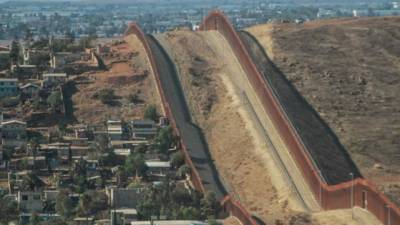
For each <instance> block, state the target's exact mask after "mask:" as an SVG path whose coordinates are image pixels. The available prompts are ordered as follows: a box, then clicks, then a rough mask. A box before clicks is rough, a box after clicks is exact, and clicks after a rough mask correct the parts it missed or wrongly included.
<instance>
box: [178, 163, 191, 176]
mask: <svg viewBox="0 0 400 225" xmlns="http://www.w3.org/2000/svg"><path fill="white" fill-rule="evenodd" d="M191 170H192V169H191V168H190V166H188V165H186V164H184V165H182V166H181V167H179V169H178V171H177V172H176V175H177V177H180V178H184V177H185V176H186V175H187V174H190V171H191Z"/></svg>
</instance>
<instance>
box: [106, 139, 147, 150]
mask: <svg viewBox="0 0 400 225" xmlns="http://www.w3.org/2000/svg"><path fill="white" fill-rule="evenodd" d="M141 144H144V145H147V146H148V145H149V141H148V140H111V141H110V145H111V147H112V148H114V149H115V148H135V147H136V146H138V145H141Z"/></svg>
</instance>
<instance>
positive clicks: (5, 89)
mask: <svg viewBox="0 0 400 225" xmlns="http://www.w3.org/2000/svg"><path fill="white" fill-rule="evenodd" d="M17 83H18V82H17V81H7V80H2V79H0V97H5V96H15V95H17V94H18V86H17Z"/></svg>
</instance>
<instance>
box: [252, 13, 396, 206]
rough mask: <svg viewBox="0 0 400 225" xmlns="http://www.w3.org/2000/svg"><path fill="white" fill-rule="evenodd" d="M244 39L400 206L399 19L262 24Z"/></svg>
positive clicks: (369, 175) (363, 172) (359, 165)
mask: <svg viewBox="0 0 400 225" xmlns="http://www.w3.org/2000/svg"><path fill="white" fill-rule="evenodd" d="M248 31H249V32H250V33H251V34H252V35H253V36H255V37H256V38H257V39H258V41H259V42H260V43H261V45H263V47H264V48H265V50H266V52H267V54H268V55H269V56H270V57H271V58H272V59H273V61H274V63H275V64H276V65H277V66H278V68H279V69H280V70H282V72H283V73H284V74H285V76H286V77H287V78H288V79H289V80H290V81H291V82H292V83H293V85H294V86H295V87H296V89H297V90H298V91H299V92H300V93H301V94H302V95H303V96H304V97H305V99H306V100H307V101H308V103H310V104H311V105H312V106H313V107H314V109H315V110H316V111H317V112H318V113H319V115H320V116H321V118H322V119H323V120H324V121H325V122H326V123H327V124H328V125H329V126H330V127H331V129H332V130H333V131H334V133H335V134H336V135H337V136H338V138H339V140H340V142H341V143H342V144H343V145H344V147H345V148H346V149H347V151H349V153H350V155H351V157H352V159H353V160H354V161H355V163H356V164H357V166H358V167H359V169H360V170H361V173H362V174H363V176H364V177H366V178H369V179H371V180H373V181H374V182H375V183H376V184H378V186H379V188H380V189H382V190H383V191H385V192H386V193H387V194H388V195H389V196H390V197H391V198H392V199H393V200H394V201H396V202H397V204H398V205H400V164H399V162H400V141H399V140H400V104H399V102H400V94H399V90H400V17H387V18H359V19H340V20H326V21H314V22H308V23H305V24H300V25H296V24H279V23H277V24H265V25H259V26H254V27H251V28H249V29H248Z"/></svg>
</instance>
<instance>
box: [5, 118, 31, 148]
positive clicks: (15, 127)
mask: <svg viewBox="0 0 400 225" xmlns="http://www.w3.org/2000/svg"><path fill="white" fill-rule="evenodd" d="M0 129H1V143H2V145H3V147H24V146H26V138H27V136H26V123H25V122H22V121H19V120H10V121H5V122H1V124H0Z"/></svg>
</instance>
